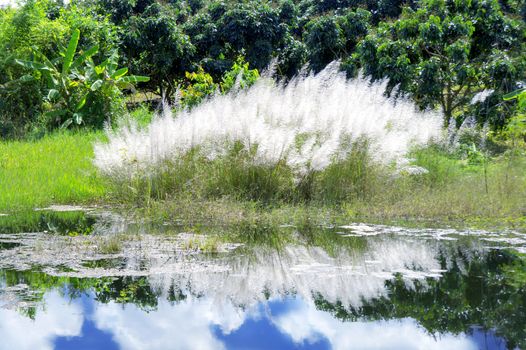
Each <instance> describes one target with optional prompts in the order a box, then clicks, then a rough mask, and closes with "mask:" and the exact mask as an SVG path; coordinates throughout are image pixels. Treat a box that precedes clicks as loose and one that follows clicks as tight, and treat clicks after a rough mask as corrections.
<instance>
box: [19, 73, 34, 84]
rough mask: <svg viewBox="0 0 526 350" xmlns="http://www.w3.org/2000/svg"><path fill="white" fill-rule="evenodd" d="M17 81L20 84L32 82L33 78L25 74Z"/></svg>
mask: <svg viewBox="0 0 526 350" xmlns="http://www.w3.org/2000/svg"><path fill="white" fill-rule="evenodd" d="M18 80H20V81H21V82H24V83H26V82H28V81H33V80H35V77H34V76H32V75H31V74H26V75H22V76H21V77H20V78H19V79H18Z"/></svg>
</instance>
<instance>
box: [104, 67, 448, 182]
mask: <svg viewBox="0 0 526 350" xmlns="http://www.w3.org/2000/svg"><path fill="white" fill-rule="evenodd" d="M385 86H386V83H385V82H384V83H374V84H371V83H370V82H369V81H367V80H366V79H354V80H347V79H346V77H345V73H342V72H340V71H339V69H338V65H337V63H333V64H330V65H329V66H328V67H327V68H325V69H324V70H323V71H322V72H320V73H319V74H317V75H307V76H299V77H296V78H294V79H293V80H292V81H291V82H289V83H288V84H287V85H286V86H282V85H280V84H278V83H276V82H274V81H273V80H272V79H271V78H261V79H260V80H259V81H258V82H257V83H256V84H255V85H253V86H252V87H251V88H249V89H247V90H245V91H235V92H232V93H229V94H227V95H216V96H213V97H211V98H210V99H208V100H207V101H205V102H203V103H202V104H200V105H199V106H197V107H195V108H194V109H192V110H190V111H181V112H179V113H178V115H177V118H174V117H173V116H172V112H171V111H170V110H169V109H168V108H167V109H165V111H164V113H163V114H162V115H160V116H158V117H157V118H156V119H154V121H153V122H152V123H151V124H150V125H149V126H148V127H147V128H146V129H145V130H140V129H137V128H136V127H134V126H133V125H132V126H123V127H122V128H120V129H119V130H117V131H116V132H109V135H108V138H109V142H108V143H101V144H98V145H96V147H95V164H96V165H97V167H98V168H99V169H100V170H101V171H102V172H103V173H106V174H108V175H110V176H121V177H125V178H128V177H130V176H132V175H134V174H136V173H137V172H148V171H155V170H156V169H158V168H159V165H160V164H162V162H163V161H166V160H174V159H177V157H181V156H183V155H184V154H186V153H187V152H188V151H189V150H192V149H196V148H197V149H199V151H200V152H201V153H202V155H203V156H205V157H207V158H209V159H215V158H217V157H220V156H222V155H224V154H225V153H226V152H228V150H229V149H230V148H231V147H232V144H233V143H234V142H238V143H240V144H242V145H243V146H244V147H245V149H249V150H253V149H255V155H254V163H255V164H266V165H274V164H277V163H279V162H282V163H285V164H287V165H288V166H290V167H291V169H293V170H294V171H295V172H296V173H297V174H302V173H305V172H308V171H313V170H314V171H317V170H323V169H324V168H326V167H327V166H328V165H329V164H330V163H331V162H332V161H334V160H335V159H336V160H337V159H343V158H345V157H346V155H347V154H348V153H349V152H350V151H351V149H352V146H353V142H355V141H357V140H360V139H362V138H367V139H368V140H370V142H371V145H370V147H371V148H372V150H371V151H372V152H371V153H372V154H374V156H375V158H376V160H378V161H380V162H385V163H389V162H393V161H397V160H399V159H401V158H403V157H404V156H405V154H406V153H407V152H408V150H409V149H410V147H411V146H413V145H423V144H426V143H427V142H429V141H431V140H437V139H440V137H441V134H442V130H441V125H442V116H441V115H440V113H437V112H433V111H427V112H422V111H418V110H417V108H416V106H415V104H414V103H413V102H411V101H410V100H408V99H403V98H399V99H397V100H396V101H394V100H391V99H389V98H387V97H385V96H384V91H385Z"/></svg>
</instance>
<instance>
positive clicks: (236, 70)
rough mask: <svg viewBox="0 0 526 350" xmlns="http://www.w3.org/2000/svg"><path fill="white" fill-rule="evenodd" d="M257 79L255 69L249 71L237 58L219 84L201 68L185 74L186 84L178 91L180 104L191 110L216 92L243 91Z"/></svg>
mask: <svg viewBox="0 0 526 350" xmlns="http://www.w3.org/2000/svg"><path fill="white" fill-rule="evenodd" d="M258 78H259V72H258V70H257V69H250V68H249V63H248V62H245V60H244V58H243V57H239V58H238V59H237V60H236V62H235V63H234V65H233V66H232V68H231V70H230V71H228V72H226V73H225V74H224V75H223V77H222V79H221V82H220V83H219V84H217V83H215V82H214V78H213V77H212V76H211V75H210V74H208V73H205V71H204V70H203V68H202V67H199V69H198V71H197V72H193V73H189V72H186V79H187V81H188V83H187V84H186V86H184V87H183V88H182V89H181V90H180V94H181V96H180V97H181V103H182V105H183V107H189V108H192V107H194V106H196V105H197V104H199V103H200V102H201V101H202V100H203V99H204V98H206V97H208V96H211V95H213V94H214V93H216V92H219V91H220V92H221V93H223V94H226V93H228V92H229V91H230V90H232V89H234V90H237V89H245V88H247V87H249V86H251V85H252V84H254V83H255V82H256V80H257V79H258Z"/></svg>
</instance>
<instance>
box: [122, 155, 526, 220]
mask: <svg viewBox="0 0 526 350" xmlns="http://www.w3.org/2000/svg"><path fill="white" fill-rule="evenodd" d="M510 155H511V153H510V152H507V153H501V154H500V155H495V156H493V157H492V158H489V157H485V158H477V159H474V158H473V157H472V158H469V157H466V156H465V155H462V154H455V153H450V152H449V151H447V150H444V149H441V148H440V147H438V146H431V147H427V148H424V149H419V150H415V151H414V152H413V153H412V154H411V155H410V156H411V157H412V158H413V159H414V160H413V164H414V165H418V166H421V167H424V168H425V169H427V170H428V172H427V173H425V174H418V175H411V174H409V173H406V172H403V171H402V172H399V173H395V172H393V169H392V168H391V167H389V166H381V165H379V164H376V163H374V162H372V161H371V160H370V158H368V157H367V156H366V155H365V154H363V153H362V152H359V151H358V152H355V153H353V154H351V155H350V156H349V158H348V159H346V160H344V161H341V162H339V163H336V164H333V165H331V166H330V167H328V168H327V169H325V170H324V171H322V172H316V173H312V174H310V175H309V176H308V177H305V178H304V179H301V181H300V182H294V181H293V179H292V175H291V172H290V171H288V170H287V168H286V167H284V166H281V165H278V166H277V167H275V168H271V167H267V168H265V167H259V166H250V165H249V162H244V161H243V159H242V158H239V157H234V158H233V159H230V158H229V157H232V155H229V156H227V158H225V159H220V160H215V161H212V162H210V161H207V160H204V159H201V158H198V157H197V158H195V157H194V156H193V155H189V158H187V159H183V160H181V161H180V162H179V163H172V164H167V165H166V166H165V167H164V168H163V170H162V172H159V173H158V174H156V175H155V176H153V177H149V178H148V177H144V178H140V179H135V180H134V181H135V182H133V183H121V182H117V184H114V185H113V186H114V187H113V188H114V189H117V192H116V191H113V192H112V194H113V195H115V196H116V198H120V200H121V202H122V203H126V204H127V205H130V204H131V205H132V206H136V207H139V208H144V211H143V215H144V216H146V217H149V218H153V219H158V220H163V221H172V220H178V221H179V222H183V223H185V224H189V225H199V224H201V223H208V224H212V225H217V226H229V225H239V224H241V225H243V224H244V223H246V222H247V220H248V222H249V223H250V222H256V223H258V222H274V223H275V224H278V225H279V224H289V223H297V221H298V220H297V217H298V215H299V216H305V217H312V218H313V222H314V224H316V225H318V224H326V225H328V224H331V223H336V222H341V223H348V222H350V221H364V222H371V223H394V224H403V225H407V224H408V223H409V224H411V225H415V224H416V225H421V226H422V225H423V226H443V225H448V226H455V227H466V226H469V227H477V228H488V229H491V228H495V229H502V228H517V229H521V230H526V156H525V155H524V154H514V155H513V156H510ZM300 219H301V218H300ZM299 221H301V220H299ZM300 224H301V222H300ZM247 227H250V225H248V226H247Z"/></svg>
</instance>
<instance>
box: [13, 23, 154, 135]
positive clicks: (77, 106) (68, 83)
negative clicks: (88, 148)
mask: <svg viewBox="0 0 526 350" xmlns="http://www.w3.org/2000/svg"><path fill="white" fill-rule="evenodd" d="M79 39H80V31H79V30H78V29H75V30H74V31H73V34H72V35H71V38H70V40H69V44H68V46H67V48H65V49H64V50H63V51H62V52H61V54H60V57H57V58H55V59H48V58H47V57H46V56H45V55H44V54H42V53H40V52H38V51H37V50H33V57H34V59H33V61H24V60H18V59H16V60H15V62H16V63H17V64H19V65H21V66H23V67H25V68H27V69H31V70H33V71H34V72H39V73H40V75H41V76H42V77H43V78H44V79H45V81H46V83H47V92H46V94H45V102H46V104H47V105H48V111H47V112H46V114H47V115H48V116H49V117H51V118H52V119H54V120H55V121H56V122H58V123H59V124H60V126H61V127H63V128H65V127H68V126H70V125H71V124H76V125H81V124H83V123H85V117H86V113H87V112H88V111H90V110H91V109H90V106H89V104H90V103H91V102H92V101H95V99H94V98H92V97H93V96H92V95H93V94H94V93H95V92H96V91H97V90H99V89H100V88H106V87H107V89H110V88H111V89H112V92H113V93H112V94H107V95H106V96H107V98H106V100H107V101H106V102H107V103H111V98H112V97H113V96H115V94H120V93H121V90H122V89H124V88H128V89H133V85H132V84H133V83H138V82H145V81H148V80H149V78H148V77H143V76H125V75H126V74H127V73H128V69H127V68H122V69H117V68H116V67H117V60H118V56H117V54H116V52H115V53H114V54H112V56H111V57H110V58H108V59H107V60H106V61H104V63H102V64H101V65H99V66H96V65H95V64H94V63H93V60H92V57H93V56H94V55H96V54H97V53H98V51H99V47H98V46H97V45H95V46H92V47H90V48H89V49H87V50H86V51H84V52H82V53H80V54H77V46H78V42H79ZM34 76H35V75H27V76H26V78H27V79H29V78H32V77H34ZM103 96H104V95H103Z"/></svg>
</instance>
